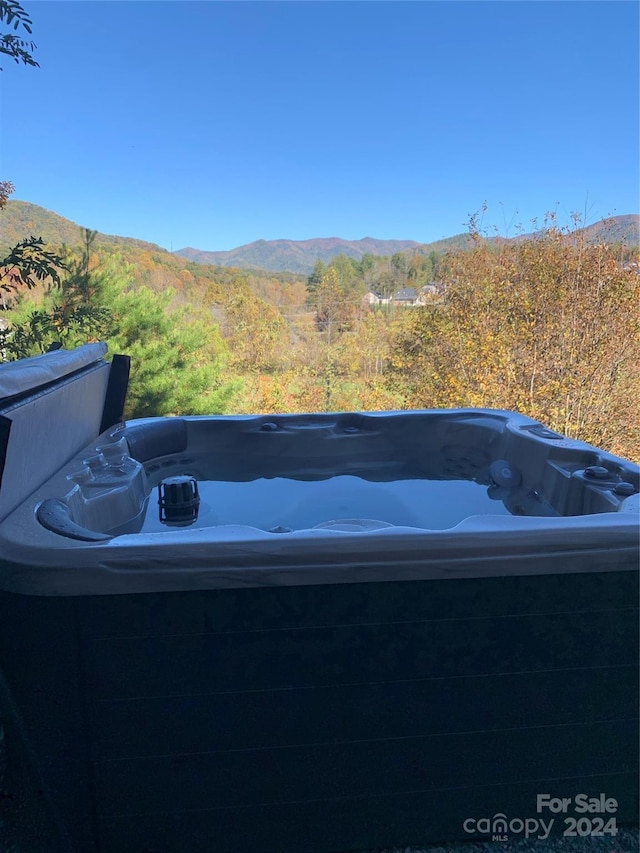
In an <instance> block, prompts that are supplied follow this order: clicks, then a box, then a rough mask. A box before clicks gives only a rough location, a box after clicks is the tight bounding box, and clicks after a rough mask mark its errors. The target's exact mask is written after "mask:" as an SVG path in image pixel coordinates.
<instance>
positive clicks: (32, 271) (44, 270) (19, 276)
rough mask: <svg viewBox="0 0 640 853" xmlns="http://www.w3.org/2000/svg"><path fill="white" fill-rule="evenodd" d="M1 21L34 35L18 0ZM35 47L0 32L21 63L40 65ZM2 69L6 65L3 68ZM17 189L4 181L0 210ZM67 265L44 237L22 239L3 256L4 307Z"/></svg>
mask: <svg viewBox="0 0 640 853" xmlns="http://www.w3.org/2000/svg"><path fill="white" fill-rule="evenodd" d="M0 24H3V25H5V26H8V27H11V28H12V29H13V30H14V31H18V30H19V29H21V28H22V29H23V30H25V31H26V32H27V33H29V35H31V19H30V18H29V17H28V15H27V13H26V12H25V11H24V9H23V8H22V6H21V5H20V4H19V3H17V2H16V0H0ZM34 49H35V44H34V43H33V42H32V41H25V40H24V39H22V38H20V36H18V35H16V34H15V32H13V33H3V34H2V35H0V53H3V54H4V55H5V56H9V57H11V58H12V59H13V60H14V61H15V62H17V63H20V62H22V63H24V64H25V65H31V66H35V67H39V66H38V63H37V62H36V61H35V60H34V59H33V57H32V56H31V53H30V51H33V50H34ZM0 71H2V68H0ZM13 190H14V186H13V184H12V183H11V181H0V210H2V209H3V208H4V207H5V206H6V204H7V199H8V198H9V196H10V195H11V193H12V192H13ZM61 269H64V261H63V259H62V258H61V257H60V255H58V254H57V253H56V252H52V251H50V250H48V249H47V248H46V247H45V243H44V240H42V239H41V238H40V237H33V236H32V237H29V238H27V239H26V240H21V241H20V242H19V243H18V244H17V245H16V246H14V247H13V248H12V249H11V250H10V251H9V253H8V254H7V255H6V257H4V258H0V296H1V300H0V301H1V305H2V308H4V309H6V307H7V303H6V294H7V293H8V292H12V291H15V290H16V289H17V288H19V287H21V286H22V287H26V288H27V289H31V288H32V287H34V286H35V285H36V283H37V282H44V281H47V280H50V281H51V282H53V283H54V284H59V283H60V277H59V272H58V271H59V270H61Z"/></svg>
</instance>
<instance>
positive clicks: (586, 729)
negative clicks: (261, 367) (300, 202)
mask: <svg viewBox="0 0 640 853" xmlns="http://www.w3.org/2000/svg"><path fill="white" fill-rule="evenodd" d="M87 371H89V373H87ZM112 371H113V369H112ZM0 376H1V374H0ZM92 377H93V378H92ZM110 379H111V380H113V376H111V377H110V372H109V368H108V367H107V366H105V365H104V362H102V360H101V358H98V359H97V360H96V362H95V363H94V364H93V365H92V366H90V367H86V366H85V367H83V368H81V369H80V370H79V372H77V373H75V374H73V375H72V376H71V377H69V376H68V375H66V377H65V378H64V379H62V380H60V379H59V380H55V381H54V382H53V384H51V385H50V386H49V390H48V391H47V395H53V397H55V395H56V394H58V393H59V392H60V388H65V387H66V388H67V393H68V392H69V387H68V386H70V385H71V386H73V384H74V383H76V382H84V383H85V384H87V383H88V384H89V385H91V386H92V387H94V386H96V385H98V384H99V389H98V390H96V388H95V387H94V390H95V391H96V394H97V396H98V397H99V396H100V394H104V395H106V396H107V400H109V399H111V403H108V405H107V406H106V407H105V410H107V409H110V410H111V411H112V412H113V411H115V410H117V408H118V407H117V406H115V408H114V403H113V398H114V395H115V397H116V398H118V393H116V392H115V391H114V390H113V389H114V387H116V388H117V385H118V383H115V382H113V381H111V382H109V380H110ZM121 384H122V383H120V385H121ZM107 386H110V387H111V391H109V390H108V387H107ZM38 393H40V392H37V391H36V392H35V396H34V395H32V396H34V399H36V400H37V399H38V397H37V395H38ZM45 396H46V395H45ZM120 396H121V392H120ZM27 397H28V394H27ZM52 399H53V398H52ZM78 399H79V400H81V399H86V397H85V392H83V394H82V395H81V396H80V397H79V398H78ZM14 400H15V398H14ZM22 404H25V400H23V401H22ZM12 405H13V406H14V408H13V411H14V412H15V411H16V408H15V404H12ZM39 405H40V406H44V405H45V404H44V403H42V402H41V403H40V404H39ZM47 405H49V404H47ZM9 408H11V406H9ZM93 408H94V409H95V410H96V411H97V410H98V409H100V408H101V407H98V406H94V407H93ZM77 409H78V411H80V409H81V406H80V405H79V404H78V405H77ZM5 417H6V418H7V419H9V420H10V419H11V412H10V411H8V412H7V413H6V414H5ZM73 417H74V411H72V410H70V408H69V406H68V405H65V407H64V418H66V419H68V420H69V422H70V423H72V422H73ZM44 420H45V421H46V420H47V419H46V418H45V419H44ZM98 421H100V429H101V432H100V430H99V429H98V428H97V427H96V424H97V422H98ZM94 422H95V423H94V425H93V427H90V426H89V427H88V428H87V429H88V432H89V435H87V434H86V432H87V431H86V430H85V433H84V434H83V437H86V438H87V440H86V441H82V442H79V441H78V440H76V445H77V446H76V447H75V448H73V449H72V450H73V452H69V447H68V443H67V446H65V451H64V453H63V454H62V456H61V455H60V454H58V455H57V456H56V443H57V441H58V438H57V435H56V434H54V433H52V434H51V435H48V437H47V440H46V442H44V443H43V445H42V447H41V448H37V450H36V451H35V454H36V456H37V455H41V456H46V457H47V458H49V457H54V458H56V459H57V463H56V464H54V465H53V466H52V465H51V464H50V465H49V468H51V467H54V468H55V470H48V471H47V473H46V476H45V477H42V478H41V481H40V482H38V483H37V484H36V485H35V486H33V481H32V482H31V486H33V488H30V489H29V490H28V491H27V493H25V491H24V489H22V492H23V493H22V494H20V496H19V500H16V499H15V497H14V496H12V494H11V493H12V491H18V492H20V478H18V477H14V478H13V480H9V481H6V480H5V478H4V477H3V481H2V490H1V491H0V495H2V494H5V495H6V497H5V500H6V502H7V503H6V506H8V507H9V509H8V510H7V511H6V512H5V517H4V519H3V520H2V521H1V522H0V555H1V560H0V589H2V592H1V593H0V601H1V602H2V608H3V613H4V614H6V617H7V618H6V619H5V620H4V621H3V624H2V626H1V627H0V642H1V644H0V655H1V657H0V665H1V666H2V668H3V671H4V683H5V691H4V692H5V708H6V709H13V710H11V711H9V710H5V712H4V713H5V717H6V719H8V720H11V721H13V722H12V723H11V725H9V728H10V729H11V731H12V737H13V738H14V741H15V743H14V746H13V747H12V749H13V752H14V753H15V754H16V755H20V756H22V757H23V759H22V765H21V766H23V767H26V768H27V770H26V771H24V772H23V773H22V775H21V774H20V773H17V776H16V778H19V779H22V780H23V781H22V782H21V783H20V784H19V785H18V786H17V790H18V793H17V794H16V796H19V797H21V798H23V799H24V803H25V808H26V809H27V810H28V809H31V808H38V809H39V810H40V811H39V814H41V822H42V825H43V826H44V825H46V827H47V829H46V830H42V831H43V832H44V833H45V834H46V837H47V838H54V837H55V838H57V839H58V840H59V843H60V845H61V847H60V849H62V850H65V851H69V850H78V851H82V853H85V851H89V850H96V851H97V850H99V851H101V853H105V851H107V853H108V851H114V853H115V851H118V853H127V851H132V853H133V851H136V852H137V851H140V853H141V851H152V850H153V851H167V853H169V851H170V853H182V851H184V853H198V851H202V853H205V851H206V853H210V851H211V850H216V851H217V853H225V851H228V853H244V851H255V850H260V851H261V853H268V851H272V853H287V851H291V853H294V851H295V853H304V851H308V853H312V852H313V853H321V851H323V853H332V852H333V853H336V851H343V850H358V849H360V850H363V849H368V848H375V847H383V846H392V845H408V844H411V843H416V844H418V843H425V842H428V841H443V840H452V839H456V838H459V839H463V838H471V837H475V836H477V835H478V831H477V828H476V827H477V824H476V823H473V830H472V831H471V832H470V830H469V827H471V826H472V824H471V823H469V822H468V821H469V819H474V820H475V819H476V818H479V817H481V816H483V817H492V816H494V815H496V814H497V813H502V814H507V816H508V817H513V818H522V819H524V818H532V819H535V818H536V817H539V816H540V815H539V814H538V813H537V799H536V798H537V795H538V794H544V793H549V794H552V795H554V796H556V795H557V796H560V797H565V798H566V797H569V798H572V799H571V802H573V798H575V797H576V796H577V795H578V794H582V793H586V794H590V793H594V794H595V795H599V794H600V793H601V792H605V793H606V795H607V797H608V798H609V799H614V800H615V801H616V810H615V813H612V814H613V816H614V817H615V818H616V821H617V822H618V823H619V824H620V823H623V822H629V821H631V822H633V821H634V820H637V805H636V804H637V771H638V757H637V693H638V691H637V669H636V667H637V655H638V647H637V646H638V644H637V629H638V611H637V601H638V586H637V581H638V577H637V569H638V512H639V495H638V489H639V476H640V471H639V470H638V467H637V466H634V465H632V464H631V463H629V462H627V461H625V460H623V459H620V458H617V457H614V456H612V455H610V454H607V453H605V452H603V451H601V450H598V449H596V448H594V447H590V446H588V445H586V444H583V443H581V442H577V441H573V440H569V439H567V438H564V437H563V436H561V435H558V434H556V433H554V432H552V431H550V430H548V429H547V428H546V427H544V426H543V425H541V424H539V423H537V422H535V421H532V420H531V419H529V418H526V417H524V416H522V415H518V414H514V413H510V412H501V411H491V410H455V411H420V412H394V413H388V412H385V413H371V414H362V413H334V414H318V415H278V416H271V415H270V416H259V417H247V416H237V417H236V416H234V417H204V418H195V417H187V418H160V419H148V420H142V421H132V422H129V423H127V424H122V423H120V422H119V420H118V418H117V417H114V416H113V415H112V416H110V417H107V418H106V421H105V415H104V413H103V412H102V413H101V416H100V415H98V416H96V417H94ZM47 428H48V429H50V428H51V423H50V422H49V425H48V427H47ZM92 429H93V430H94V434H93V435H91V434H90V433H91V431H92ZM99 432H100V434H98V433H99ZM5 457H6V459H7V460H9V461H10V460H11V459H12V458H14V457H13V456H12V447H11V443H10V442H9V443H8V445H7V447H6V451H5ZM35 467H36V468H37V465H36V466H35ZM7 468H9V469H10V465H9V466H7V465H5V471H6V470H7ZM0 506H1V504H0ZM17 763H19V762H17ZM16 772H17V771H16ZM23 777H24V778H28V779H29V780H31V781H30V782H29V783H26V782H24V779H23ZM37 791H43V792H44V793H43V794H38V793H37ZM571 815H572V812H569V813H568V814H567V815H564V817H570V816H571ZM611 816H612V815H609V817H611ZM576 817H578V815H576ZM465 821H466V823H465ZM565 829H566V827H565V825H564V824H563V823H562V821H561V820H559V819H558V817H557V815H556V821H555V826H554V828H553V832H560V833H562V832H563V831H564V830H565ZM47 849H54V848H53V847H51V846H50V847H48V848H47Z"/></svg>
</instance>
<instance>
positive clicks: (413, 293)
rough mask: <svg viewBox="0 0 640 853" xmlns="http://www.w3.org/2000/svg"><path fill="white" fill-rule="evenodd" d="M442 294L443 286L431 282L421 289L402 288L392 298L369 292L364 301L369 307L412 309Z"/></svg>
mask: <svg viewBox="0 0 640 853" xmlns="http://www.w3.org/2000/svg"><path fill="white" fill-rule="evenodd" d="M441 293H442V285H441V284H440V283H439V282H435V281H431V282H429V284H425V285H423V286H422V287H421V288H419V289H416V288H415V287H402V288H401V289H400V290H396V292H395V293H394V294H392V295H391V296H378V294H377V293H373V291H371V290H370V291H369V292H368V293H365V295H364V301H365V302H366V303H367V304H368V305H403V306H407V307H411V308H415V307H419V306H420V305H426V303H427V302H428V301H429V300H430V299H433V298H434V297H437V296H439V295H440V294H441Z"/></svg>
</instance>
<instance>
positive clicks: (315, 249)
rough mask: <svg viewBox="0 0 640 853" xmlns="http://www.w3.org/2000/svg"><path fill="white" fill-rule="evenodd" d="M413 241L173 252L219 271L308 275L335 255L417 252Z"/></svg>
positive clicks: (276, 243) (325, 241)
mask: <svg viewBox="0 0 640 853" xmlns="http://www.w3.org/2000/svg"><path fill="white" fill-rule="evenodd" d="M418 246H420V243H417V242H416V241H415V240H376V239H375V238H374V237H363V238H362V239H361V240H343V239H342V238H341V237H316V238H313V239H310V240H255V241H254V242H253V243H247V244H246V245H244V246H238V247H237V248H235V249H230V250H229V251H227V252H206V251H203V250H201V249H193V248H186V249H179V250H178V251H177V252H174V254H175V255H180V256H181V257H183V258H188V259H189V260H190V261H196V262H197V263H199V264H214V265H217V266H222V267H243V268H245V269H247V268H252V269H263V270H273V271H274V272H279V271H282V270H288V271H289V272H301V273H308V272H311V270H312V269H313V265H314V264H315V263H316V261H318V260H320V261H325V262H328V261H330V260H331V258H334V257H335V256H336V255H347V256H348V257H350V258H355V259H356V260H360V258H361V257H362V256H363V255H366V254H371V255H394V254H395V253H396V252H406V251H408V250H410V249H417V248H418Z"/></svg>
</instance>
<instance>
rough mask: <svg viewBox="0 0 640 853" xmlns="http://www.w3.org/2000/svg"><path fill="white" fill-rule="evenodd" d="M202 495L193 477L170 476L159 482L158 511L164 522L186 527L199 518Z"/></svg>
mask: <svg viewBox="0 0 640 853" xmlns="http://www.w3.org/2000/svg"><path fill="white" fill-rule="evenodd" d="M199 506H200V495H199V494H198V483H197V482H196V480H195V479H194V478H193V477H188V476H179V477H168V478H167V479H166V480H163V481H162V482H161V483H159V484H158V507H159V509H158V512H159V517H160V521H161V522H162V523H163V524H168V525H173V526H175V527H186V526H188V525H189V524H193V522H194V521H196V519H197V518H198V508H199Z"/></svg>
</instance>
